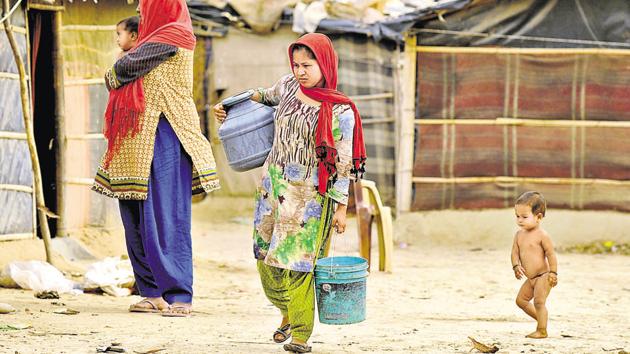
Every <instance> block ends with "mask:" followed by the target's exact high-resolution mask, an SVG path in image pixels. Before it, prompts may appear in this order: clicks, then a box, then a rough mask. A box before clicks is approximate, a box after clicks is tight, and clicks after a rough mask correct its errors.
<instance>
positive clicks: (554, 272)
mask: <svg viewBox="0 0 630 354" xmlns="http://www.w3.org/2000/svg"><path fill="white" fill-rule="evenodd" d="M542 247H543V250H544V251H545V256H546V257H547V261H548V262H549V282H550V284H551V286H556V284H558V257H556V252H555V251H554V249H553V242H551V237H549V235H547V234H544V235H543V237H542Z"/></svg>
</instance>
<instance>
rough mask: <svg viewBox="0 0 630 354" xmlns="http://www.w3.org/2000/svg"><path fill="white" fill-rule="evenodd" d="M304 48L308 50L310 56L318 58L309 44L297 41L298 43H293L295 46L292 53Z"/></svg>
mask: <svg viewBox="0 0 630 354" xmlns="http://www.w3.org/2000/svg"><path fill="white" fill-rule="evenodd" d="M302 49H304V50H305V51H306V55H308V57H309V58H311V59H317V58H315V53H313V51H312V50H311V48H309V47H308V46H305V45H304V44H301V43H297V44H294V45H293V48H292V49H291V54H293V53H295V52H297V51H298V50H302Z"/></svg>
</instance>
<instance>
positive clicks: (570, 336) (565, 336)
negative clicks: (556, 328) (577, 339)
mask: <svg viewBox="0 0 630 354" xmlns="http://www.w3.org/2000/svg"><path fill="white" fill-rule="evenodd" d="M560 336H561V337H564V338H573V336H572V335H570V334H561V335H560Z"/></svg>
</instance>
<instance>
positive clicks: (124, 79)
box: [114, 43, 178, 86]
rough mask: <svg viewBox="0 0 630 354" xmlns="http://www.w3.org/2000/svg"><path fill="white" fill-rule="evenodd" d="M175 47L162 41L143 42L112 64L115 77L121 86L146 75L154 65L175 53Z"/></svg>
mask: <svg viewBox="0 0 630 354" xmlns="http://www.w3.org/2000/svg"><path fill="white" fill-rule="evenodd" d="M177 49H178V48H177V47H176V46H174V45H170V44H163V43H145V44H142V45H140V46H139V47H138V48H136V49H135V50H134V51H132V52H130V53H128V54H127V55H125V56H124V57H122V58H120V59H118V61H117V62H116V64H114V70H115V71H116V79H117V80H118V82H120V84H121V86H122V85H125V84H128V83H130V82H132V81H134V80H136V79H137V78H139V77H142V76H144V75H146V74H147V73H148V72H149V71H151V70H153V69H154V68H155V67H156V66H158V65H160V64H162V63H163V62H164V61H166V60H167V59H168V58H170V57H172V56H174V55H175V54H176V53H177Z"/></svg>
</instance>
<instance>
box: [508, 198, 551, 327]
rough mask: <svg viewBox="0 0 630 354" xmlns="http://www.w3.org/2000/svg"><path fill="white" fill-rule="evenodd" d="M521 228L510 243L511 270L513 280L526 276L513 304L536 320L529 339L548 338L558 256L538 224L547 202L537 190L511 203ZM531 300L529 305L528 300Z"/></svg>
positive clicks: (543, 214)
mask: <svg viewBox="0 0 630 354" xmlns="http://www.w3.org/2000/svg"><path fill="white" fill-rule="evenodd" d="M514 209H515V212H516V223H517V224H518V226H519V227H520V230H518V231H517V232H516V235H515V236H514V244H513V245H512V270H514V276H515V277H516V279H521V278H522V277H523V276H524V277H525V278H526V279H525V282H524V283H523V285H522V286H521V289H520V290H519V292H518V295H517V296H516V304H517V305H518V307H520V308H521V309H522V310H523V311H525V313H526V314H528V315H529V316H531V317H532V318H533V319H535V320H536V321H537V323H538V324H537V326H536V331H534V332H532V333H530V334H528V335H527V337H529V338H547V317H548V314H547V307H546V306H545V302H546V300H547V296H548V295H549V292H550V291H551V288H552V287H554V286H556V284H557V283H558V259H557V258H556V254H555V252H554V250H553V243H552V242H551V238H550V237H549V234H547V232H546V231H545V230H543V229H542V228H541V227H540V223H541V222H542V219H543V217H544V216H545V211H546V209H547V203H546V201H545V199H544V197H543V196H542V194H540V193H538V192H525V193H523V194H522V195H521V196H520V197H518V199H517V200H516V205H515V206H514ZM532 299H534V303H533V304H532V303H531V302H530V301H531V300H532Z"/></svg>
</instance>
